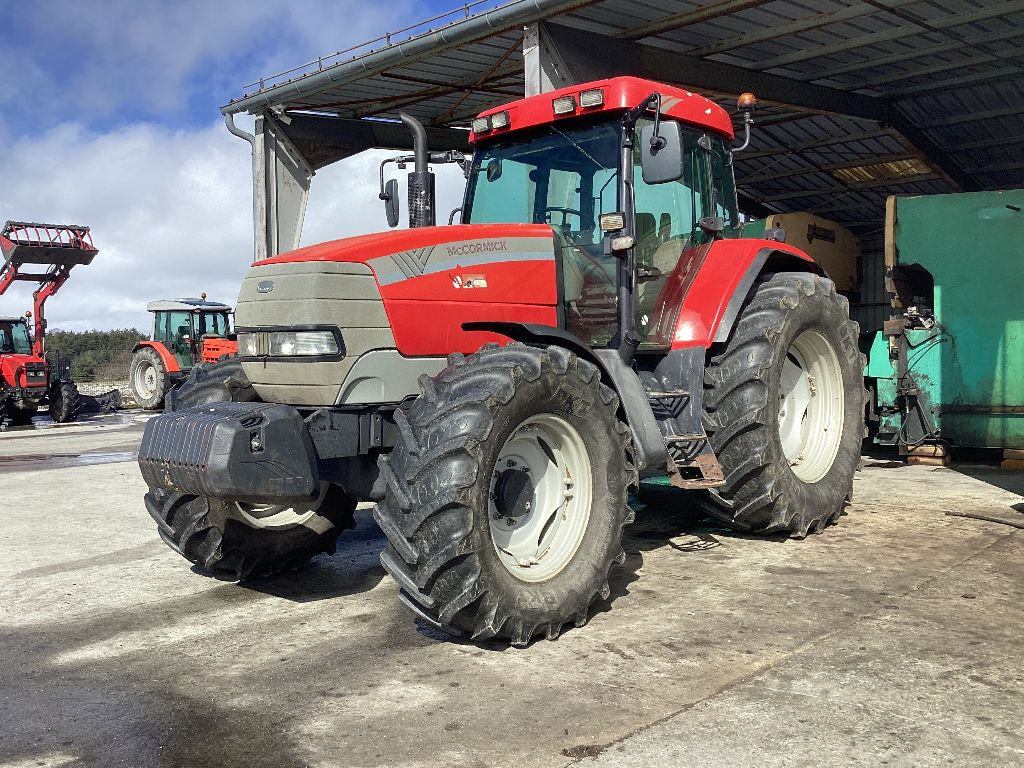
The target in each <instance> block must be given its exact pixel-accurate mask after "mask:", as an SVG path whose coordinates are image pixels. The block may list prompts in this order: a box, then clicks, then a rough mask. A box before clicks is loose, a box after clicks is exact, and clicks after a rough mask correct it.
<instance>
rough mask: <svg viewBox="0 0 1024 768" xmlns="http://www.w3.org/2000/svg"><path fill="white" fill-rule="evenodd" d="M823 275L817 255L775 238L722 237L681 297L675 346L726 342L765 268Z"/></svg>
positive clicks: (771, 270) (711, 249)
mask: <svg viewBox="0 0 1024 768" xmlns="http://www.w3.org/2000/svg"><path fill="white" fill-rule="evenodd" d="M779 271H786V272H813V273H815V274H818V275H825V271H824V270H823V269H822V268H821V266H820V265H819V264H817V263H816V262H815V261H814V259H812V258H811V257H810V256H809V255H807V254H806V253H804V252H803V251H801V250H800V249H799V248H794V247H793V246H791V245H786V244H785V243H780V242H776V241H773V240H754V239H749V240H748V239H739V240H718V241H716V242H715V243H714V244H713V245H712V246H711V248H709V249H708V252H707V255H706V256H705V258H704V260H703V262H702V263H701V264H700V265H699V266H698V267H697V273H696V275H695V276H694V277H693V279H692V281H690V284H689V287H688V288H687V289H686V294H685V296H684V297H683V303H682V307H681V308H680V311H679V317H678V318H677V320H676V324H675V332H674V334H673V337H672V344H671V347H672V349H683V348H687V347H709V346H711V344H713V343H715V342H724V341H726V340H727V339H728V338H729V333H730V332H731V331H732V327H733V325H734V324H735V322H736V318H737V317H738V316H739V313H740V309H742V307H743V305H744V304H745V303H746V300H747V296H748V294H749V293H750V289H751V287H752V286H753V285H754V282H755V281H756V280H757V278H758V276H759V275H761V274H764V273H766V272H779Z"/></svg>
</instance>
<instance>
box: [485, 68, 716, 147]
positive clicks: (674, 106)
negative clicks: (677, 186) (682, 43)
mask: <svg viewBox="0 0 1024 768" xmlns="http://www.w3.org/2000/svg"><path fill="white" fill-rule="evenodd" d="M596 90H600V91H601V92H602V94H603V99H602V103H601V104H600V105H596V106H593V107H581V106H580V94H581V93H583V92H584V91H596ZM654 92H658V93H660V94H661V114H662V115H665V116H666V117H673V118H675V119H677V120H680V121H682V122H684V123H688V124H690V125H695V126H698V127H701V128H707V129H708V130H712V131H714V132H715V133H718V134H721V135H722V136H725V137H727V138H729V139H731V138H733V135H734V132H733V126H732V119H731V118H730V117H729V113H728V112H726V111H725V110H724V109H722V108H721V107H720V106H718V105H717V104H716V103H715V102H713V101H711V100H710V99H708V98H706V97H704V96H701V95H700V94H698V93H694V92H693V91H688V90H686V89H685V88H677V87H676V86H673V85H666V84H665V83H658V82H655V81H654V80H645V79H643V78H639V77H613V78H610V79H606V80H594V81H591V82H589V83H583V84H582V85H573V86H570V87H568V88H560V89H558V90H557V91H547V92H545V93H541V94H538V95H536V96H528V97H526V98H525V99H520V100H519V101H513V102H511V103H510V104H504V105H502V106H500V107H495V108H494V109H488V110H485V111H484V112H481V113H480V115H479V117H491V116H492V115H496V114H500V113H501V112H508V116H509V121H508V123H509V124H508V127H505V128H496V129H494V130H491V131H488V132H486V133H476V132H473V133H470V136H469V140H470V142H471V143H474V144H475V143H477V142H480V141H490V140H491V139H494V138H498V137H499V136H502V135H505V134H508V133H511V132H513V131H519V130H522V129H524V128H532V127H535V126H538V125H557V124H558V123H559V122H561V121H562V120H568V119H570V118H572V117H581V116H584V115H597V114H601V113H603V112H622V111H624V110H627V109H632V108H633V107H635V106H636V105H637V104H639V103H640V102H641V101H643V100H644V99H646V98H647V97H648V96H650V95H651V94H652V93H654ZM561 96H573V97H575V103H576V107H575V109H574V110H573V111H571V112H567V113H565V114H562V115H556V114H555V112H554V106H553V102H554V101H555V99H558V98H559V97H561Z"/></svg>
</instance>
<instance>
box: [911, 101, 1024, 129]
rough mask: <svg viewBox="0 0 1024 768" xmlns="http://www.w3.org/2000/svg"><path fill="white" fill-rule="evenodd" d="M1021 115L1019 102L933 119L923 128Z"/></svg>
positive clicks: (923, 125) (923, 124)
mask: <svg viewBox="0 0 1024 768" xmlns="http://www.w3.org/2000/svg"><path fill="white" fill-rule="evenodd" d="M1016 115H1020V105H1019V104H1017V105H1015V106H1012V107H1003V108H1002V109H990V110H988V111H986V112H970V113H968V114H966V115H954V116H953V117H944V118H943V119H942V120H933V121H932V122H930V123H922V124H921V127H922V128H941V127H943V126H946V125H959V124H960V123H970V122H974V121H979V120H989V119H991V118H993V117H1013V116H1016Z"/></svg>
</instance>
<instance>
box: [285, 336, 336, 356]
mask: <svg viewBox="0 0 1024 768" xmlns="http://www.w3.org/2000/svg"><path fill="white" fill-rule="evenodd" d="M268 336H269V337H270V339H269V341H270V356H271V357H274V356H276V355H282V356H285V357H291V356H292V355H336V354H338V340H337V339H335V338H334V334H333V333H331V331H275V332H273V333H270V334H268Z"/></svg>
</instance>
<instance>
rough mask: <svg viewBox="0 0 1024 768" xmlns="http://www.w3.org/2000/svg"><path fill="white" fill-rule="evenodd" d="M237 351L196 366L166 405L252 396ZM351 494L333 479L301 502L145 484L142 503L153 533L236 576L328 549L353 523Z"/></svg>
mask: <svg viewBox="0 0 1024 768" xmlns="http://www.w3.org/2000/svg"><path fill="white" fill-rule="evenodd" d="M257 399H258V398H257V396H256V392H255V390H253V388H252V384H250V382H249V378H248V377H247V376H246V375H245V371H243V370H242V364H241V363H240V362H239V361H238V359H237V358H227V359H223V360H221V361H219V362H216V363H213V364H209V365H201V366H196V367H195V368H193V369H192V371H191V372H190V373H189V376H188V379H186V381H185V383H184V384H182V386H181V387H180V388H179V389H178V390H177V391H173V392H171V393H169V395H168V398H167V410H169V411H180V410H183V409H185V408H193V407H195V406H199V405H206V404H207V403H213V402H236V403H238V402H252V401H255V400H257ZM355 508H356V500H355V499H353V498H351V497H350V496H348V495H347V494H346V493H344V491H343V490H342V489H341V488H340V487H339V486H337V485H328V484H324V486H323V492H322V493H321V496H320V498H319V499H317V500H316V501H314V502H312V503H310V504H308V505H296V506H291V507H286V506H274V505H267V504H243V503H238V502H234V501H230V500H224V499H213V498H207V497H204V496H193V495H190V494H182V493H175V492H173V491H168V490H166V489H164V488H150V489H149V492H148V493H147V494H146V509H147V510H148V511H149V514H150V516H151V517H152V518H153V519H154V520H155V521H156V524H157V528H158V531H159V533H160V538H162V539H163V540H164V542H166V543H167V545H168V546H169V547H170V548H171V549H173V550H174V551H175V552H177V553H178V554H180V555H181V556H182V557H184V558H185V559H186V560H188V561H190V562H192V563H195V564H196V565H197V566H199V568H200V570H201V571H202V572H203V573H205V574H206V575H209V576H213V577H215V578H218V579H224V580H230V581H239V580H242V579H246V578H253V577H260V576H270V575H273V574H275V573H279V572H280V571H283V570H287V569H289V568H296V567H298V566H300V565H302V564H303V563H305V562H306V561H307V560H309V559H310V558H311V557H314V556H315V555H318V554H320V553H322V552H326V553H328V554H333V553H334V548H335V542H336V541H337V539H338V537H339V536H340V535H341V533H342V532H343V531H345V530H347V529H350V528H354V527H355V518H354V512H355Z"/></svg>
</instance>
